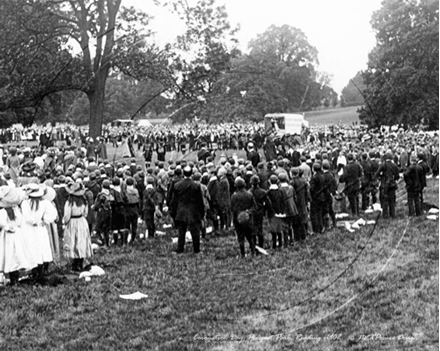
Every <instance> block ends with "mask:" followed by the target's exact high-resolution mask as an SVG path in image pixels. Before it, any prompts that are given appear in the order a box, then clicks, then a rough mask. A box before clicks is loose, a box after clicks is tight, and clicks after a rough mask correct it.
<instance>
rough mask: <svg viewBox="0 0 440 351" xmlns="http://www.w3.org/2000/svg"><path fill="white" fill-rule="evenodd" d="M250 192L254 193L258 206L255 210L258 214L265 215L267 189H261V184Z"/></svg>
mask: <svg viewBox="0 0 440 351" xmlns="http://www.w3.org/2000/svg"><path fill="white" fill-rule="evenodd" d="M249 191H250V193H251V194H252V195H254V199H255V203H256V205H257V208H256V210H255V215H256V216H261V217H263V216H264V209H265V207H266V190H264V189H261V188H260V187H259V186H255V187H252V188H251V189H250V190H249Z"/></svg>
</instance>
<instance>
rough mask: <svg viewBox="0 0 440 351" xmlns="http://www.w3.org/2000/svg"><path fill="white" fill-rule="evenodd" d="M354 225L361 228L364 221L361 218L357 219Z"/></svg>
mask: <svg viewBox="0 0 440 351" xmlns="http://www.w3.org/2000/svg"><path fill="white" fill-rule="evenodd" d="M355 224H357V225H359V226H363V225H365V220H364V219H363V218H359V219H358V220H357V221H356V222H355Z"/></svg>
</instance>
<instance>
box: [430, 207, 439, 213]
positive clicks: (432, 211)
mask: <svg viewBox="0 0 440 351" xmlns="http://www.w3.org/2000/svg"><path fill="white" fill-rule="evenodd" d="M438 212H439V210H438V208H430V209H429V211H428V213H429V214H437V213H438Z"/></svg>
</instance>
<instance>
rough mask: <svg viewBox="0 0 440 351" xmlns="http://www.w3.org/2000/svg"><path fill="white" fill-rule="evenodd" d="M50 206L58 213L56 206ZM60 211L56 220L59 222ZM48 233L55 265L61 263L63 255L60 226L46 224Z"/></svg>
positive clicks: (54, 223)
mask: <svg viewBox="0 0 440 351" xmlns="http://www.w3.org/2000/svg"><path fill="white" fill-rule="evenodd" d="M48 206H53V207H54V208H55V211H57V209H56V206H55V204H54V203H53V202H49V205H48ZM58 218H59V217H58V211H57V217H56V219H55V220H58ZM46 228H47V232H48V234H49V243H50V249H51V250H52V257H53V261H54V262H55V263H58V262H59V261H60V258H61V255H60V241H59V236H58V226H57V223H56V222H52V223H46Z"/></svg>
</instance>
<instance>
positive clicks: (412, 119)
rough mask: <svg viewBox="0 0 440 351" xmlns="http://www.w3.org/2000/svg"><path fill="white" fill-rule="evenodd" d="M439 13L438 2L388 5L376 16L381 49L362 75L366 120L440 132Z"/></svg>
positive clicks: (417, 0)
mask: <svg viewBox="0 0 440 351" xmlns="http://www.w3.org/2000/svg"><path fill="white" fill-rule="evenodd" d="M438 11H439V4H438V1H435V0H407V1H400V0H385V1H383V2H382V8H381V9H380V10H378V11H376V12H375V13H374V14H373V17H372V20H371V24H372V27H373V29H374V31H375V32H376V40H377V44H376V47H375V48H374V49H373V51H372V52H371V53H370V55H369V62H368V68H367V70H366V71H365V72H363V74H362V76H363V79H364V83H365V85H366V88H365V90H364V96H365V100H366V101H365V102H366V105H365V107H364V108H362V109H361V111H360V116H359V117H360V119H361V120H363V121H364V122H366V123H367V124H369V125H376V126H378V125H380V124H387V125H393V124H404V125H414V124H419V123H422V124H425V125H429V126H430V127H431V128H438V119H439V114H438V113H439V105H438V91H439V85H438V79H439V50H438V49H439V27H438V26H439V17H438V15H439V13H438Z"/></svg>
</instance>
